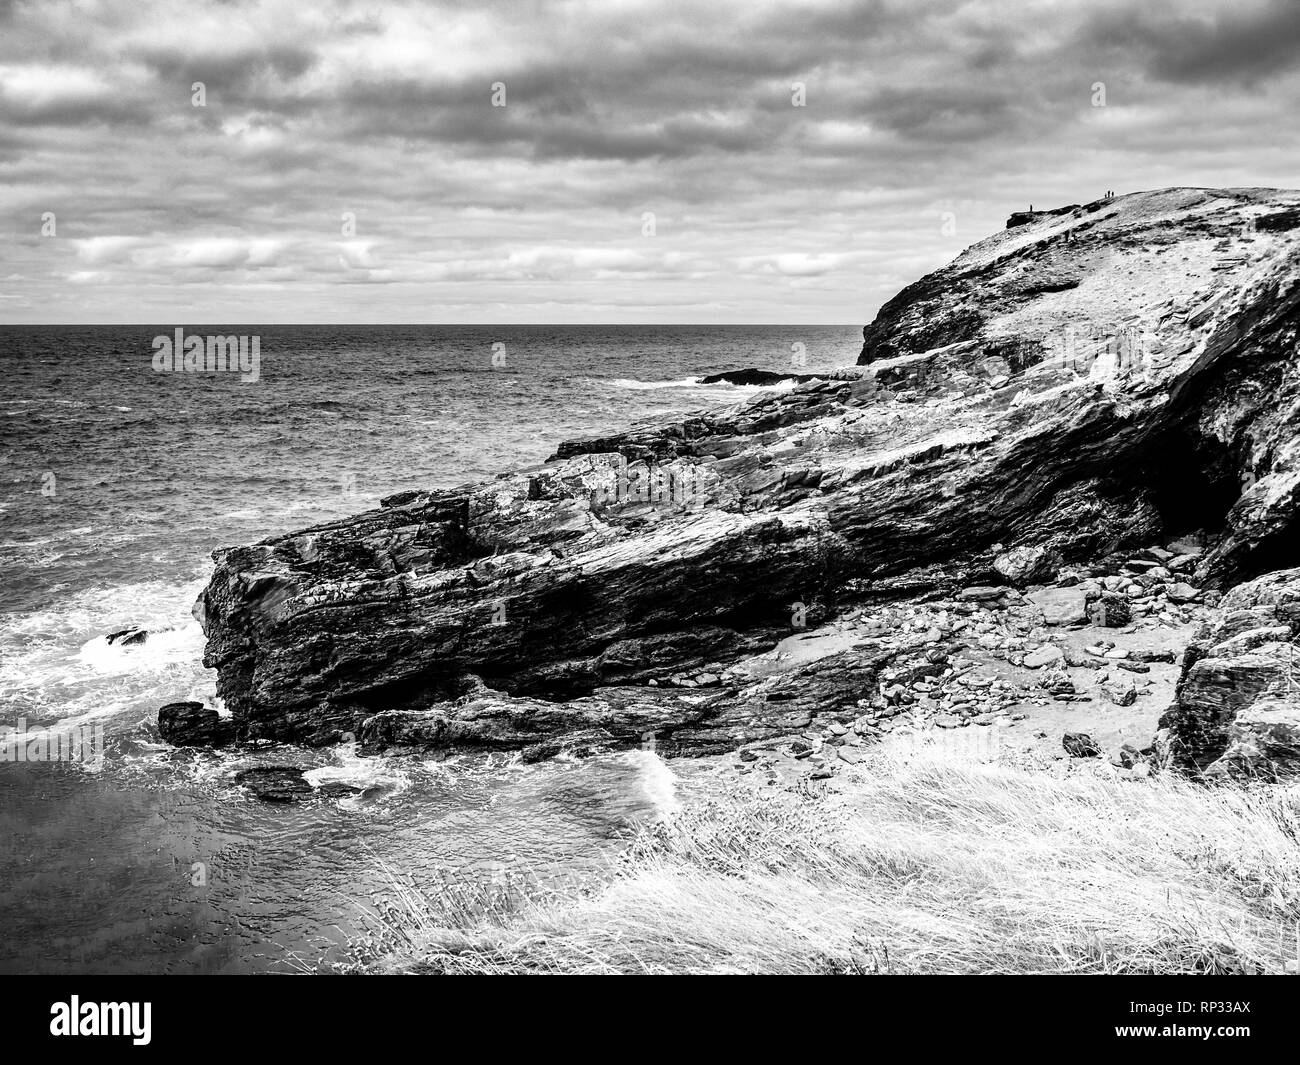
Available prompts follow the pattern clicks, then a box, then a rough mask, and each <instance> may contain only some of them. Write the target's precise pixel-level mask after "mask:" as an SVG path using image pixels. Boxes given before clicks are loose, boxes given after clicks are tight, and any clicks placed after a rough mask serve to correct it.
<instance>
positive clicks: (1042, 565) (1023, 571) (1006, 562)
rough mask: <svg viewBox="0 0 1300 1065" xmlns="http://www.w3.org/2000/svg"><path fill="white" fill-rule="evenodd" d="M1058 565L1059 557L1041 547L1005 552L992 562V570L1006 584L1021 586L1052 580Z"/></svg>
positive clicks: (1020, 548)
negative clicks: (1005, 581) (1003, 579)
mask: <svg viewBox="0 0 1300 1065" xmlns="http://www.w3.org/2000/svg"><path fill="white" fill-rule="evenodd" d="M1060 564H1061V560H1060V558H1059V556H1057V554H1056V553H1055V552H1054V551H1052V550H1051V549H1049V548H1046V547H1043V546H1041V545H1033V546H1027V547H1018V548H1016V549H1015V550H1013V551H1005V552H1003V553H1002V554H1000V555H998V556H997V558H995V559H994V560H993V568H994V569H995V570H997V571H998V573H1000V574H1001V575H1002V576H1003V577H1004V578H1005V579H1006V580H1007V582H1008V583H1010V584H1015V585H1021V586H1023V585H1026V584H1033V583H1035V582H1043V581H1050V580H1053V579H1054V578H1055V577H1056V573H1057V570H1058V569H1059V568H1060Z"/></svg>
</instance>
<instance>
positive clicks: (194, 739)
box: [158, 702, 235, 747]
mask: <svg viewBox="0 0 1300 1065" xmlns="http://www.w3.org/2000/svg"><path fill="white" fill-rule="evenodd" d="M158 735H159V736H161V737H162V738H163V740H165V741H166V742H167V743H170V744H172V745H173V746H176V747H224V746H225V745H226V744H228V743H233V742H234V739H235V723H234V722H233V721H232V720H231V719H230V718H228V717H222V716H221V715H220V714H219V713H217V711H215V710H213V709H211V708H209V707H206V706H204V705H203V704H202V703H193V702H180V703H168V704H167V705H166V706H160V707H159V708H158Z"/></svg>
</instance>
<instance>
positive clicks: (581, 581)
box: [195, 189, 1300, 756]
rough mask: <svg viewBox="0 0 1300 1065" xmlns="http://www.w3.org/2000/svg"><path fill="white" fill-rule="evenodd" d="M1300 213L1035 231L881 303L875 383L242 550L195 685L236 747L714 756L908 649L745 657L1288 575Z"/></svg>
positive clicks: (210, 625) (409, 496) (1273, 210)
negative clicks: (1150, 573)
mask: <svg viewBox="0 0 1300 1065" xmlns="http://www.w3.org/2000/svg"><path fill="white" fill-rule="evenodd" d="M1297 209H1300V194H1297V193H1292V192H1278V191H1271V190H1217V191H1215V190H1197V189H1174V190H1167V191H1163V192H1154V193H1141V194H1134V195H1131V196H1126V197H1121V198H1118V199H1114V200H1108V201H1104V202H1102V203H1099V204H1090V205H1087V206H1086V207H1081V208H1077V209H1066V210H1064V211H1063V212H1061V213H1056V214H1046V213H1045V214H1044V215H1043V216H1041V217H1039V216H1036V217H1035V218H1033V219H1031V220H1029V221H1026V222H1025V223H1024V224H1023V225H1018V226H1016V227H1014V228H1012V229H1008V230H1006V231H1004V232H1002V233H999V234H997V235H995V236H993V237H991V238H989V239H988V240H986V241H983V242H981V243H980V244H977V245H975V246H973V247H972V248H970V249H968V250H967V251H966V252H965V253H963V255H962V256H960V257H959V258H958V259H957V260H955V261H954V262H953V263H952V264H951V265H949V266H947V267H944V268H943V269H941V270H939V271H936V272H935V273H933V274H930V275H928V276H927V277H925V278H923V279H922V280H921V281H918V282H917V283H916V284H914V285H912V286H909V287H908V288H907V289H905V290H904V291H903V292H902V293H900V294H899V295H898V296H897V297H895V298H894V299H893V300H891V301H890V302H889V303H887V304H886V305H885V306H884V307H883V308H882V309H881V312H880V314H879V316H878V317H877V319H876V321H875V322H873V323H872V325H870V326H868V327H867V329H866V330H865V337H866V342H867V343H866V347H865V348H864V352H863V356H862V359H861V360H860V362H861V363H862V365H859V366H858V367H848V368H845V369H844V370H842V371H838V372H835V373H832V374H829V375H824V376H823V377H822V378H819V379H817V380H812V381H807V382H803V383H801V384H799V385H797V386H795V387H793V388H790V389H789V390H786V391H780V392H775V393H768V394H763V395H759V396H757V397H755V398H752V399H747V400H745V401H744V402H739V403H737V404H735V405H733V406H730V407H726V408H723V409H719V410H713V411H706V412H701V413H698V414H694V415H691V416H689V417H684V418H679V419H675V420H665V421H658V422H654V423H648V424H644V425H639V426H637V427H635V428H633V429H632V430H629V431H628V432H626V433H620V434H617V435H614V436H610V437H606V438H602V439H595V440H585V441H571V442H568V443H565V444H562V445H561V446H560V447H559V449H558V451H557V452H556V454H555V455H554V456H553V457H552V458H551V459H550V460H549V461H547V462H546V463H544V464H542V465H539V466H536V467H533V468H530V469H525V470H520V471H517V472H513V473H507V474H503V475H502V476H500V477H499V478H497V479H496V480H495V481H491V482H488V483H485V484H478V485H468V486H464V487H461V488H457V489H447V490H436V491H410V492H404V493H402V494H400V495H397V496H393V497H390V498H389V499H386V500H384V501H383V505H382V506H381V507H380V508H379V509H377V510H373V511H370V512H367V513H364V514H360V515H357V516H355V517H352V518H349V519H346V520H343V521H338V522H333V523H330V524H327V525H322V526H317V527H315V528H311V529H305V530H302V531H299V532H295V533H291V534H288V535H285V536H280V537H275V538H273V539H269V540H266V541H263V542H262V543H259V544H255V545H252V546H246V547H235V548H229V549H225V550H222V551H219V552H217V553H216V556H215V557H216V561H217V568H216V571H215V573H214V575H213V577H212V580H211V582H210V583H209V585H208V587H207V588H206V589H205V591H204V592H203V593H202V595H201V596H200V599H199V602H198V603H197V604H196V607H195V613H196V616H197V617H198V618H199V620H200V622H201V623H202V625H203V629H204V632H205V633H206V635H207V650H206V654H205V659H204V660H205V663H206V664H207V665H208V666H210V667H212V668H214V669H216V670H217V671H218V693H219V694H220V696H221V697H222V698H223V699H224V700H225V704H226V706H227V707H228V708H229V709H230V710H231V711H232V712H233V714H234V717H235V721H236V723H237V725H238V728H239V729H240V731H241V734H242V735H244V736H247V737H270V738H275V739H283V740H298V741H305V742H312V743H324V742H330V741H331V740H334V739H337V738H338V737H339V736H341V735H343V734H346V733H354V734H356V735H358V736H359V737H360V738H361V739H362V740H363V742H365V743H366V744H368V745H370V746H380V745H391V744H417V745H420V746H423V747H428V748H434V749H444V750H452V749H464V748H474V747H487V748H504V749H526V750H529V751H532V752H533V753H534V755H536V756H543V755H544V754H546V753H547V752H551V751H554V750H555V749H557V748H558V747H559V746H562V745H564V744H566V743H578V744H593V745H600V744H613V745H629V744H645V743H649V742H653V743H654V744H655V746H656V749H659V750H662V751H665V752H666V753H696V752H704V751H714V750H723V749H727V748H732V747H737V746H740V745H742V744H750V743H754V742H759V741H762V740H763V739H765V738H767V737H773V736H780V735H783V734H790V733H791V732H797V731H799V730H800V729H802V728H806V727H807V726H808V723H809V722H811V721H814V720H816V719H818V718H826V719H828V720H830V719H833V717H834V715H835V714H837V713H839V712H841V711H843V709H844V708H845V707H848V706H852V705H853V704H854V703H855V702H856V701H857V700H858V699H859V698H860V697H861V695H862V694H863V692H864V691H870V690H874V688H875V685H876V681H877V674H879V673H880V672H881V671H882V670H885V669H887V668H888V666H889V663H890V662H891V661H893V660H894V659H895V658H896V657H897V655H898V648H897V647H893V646H891V647H890V648H885V647H884V646H883V645H881V644H880V643H878V642H875V643H873V642H872V641H870V640H865V641H861V642H858V643H854V644H852V645H850V646H845V647H843V648H840V649H838V650H837V651H836V652H835V653H832V654H826V655H822V656H820V657H818V658H816V659H815V660H812V661H810V662H809V663H808V665H807V666H806V667H803V668H802V669H801V670H797V671H794V672H793V673H785V674H782V675H781V676H779V677H771V676H754V675H752V674H750V673H748V672H746V670H745V669H743V668H741V666H742V665H743V663H744V662H745V661H747V660H748V659H750V658H751V657H752V656H754V655H755V654H758V653H759V652H763V651H766V650H768V649H770V648H772V647H773V646H774V645H775V644H776V643H777V642H778V641H780V640H782V639H784V638H786V637H789V636H791V635H792V634H794V633H798V632H800V631H801V630H804V629H807V628H811V627H813V626H815V625H817V624H820V623H822V622H824V621H826V620H827V619H831V618H834V617H836V616H839V615H841V614H842V613H843V612H845V611H846V610H850V609H852V608H853V607H854V606H855V605H856V604H860V603H863V602H867V601H873V600H874V601H880V600H882V599H888V598H890V597H897V596H902V595H916V594H920V593H925V592H927V591H929V592H935V593H939V592H946V591H953V590H956V589H958V588H963V587H968V586H975V587H981V586H992V587H993V595H995V596H996V595H997V594H998V592H997V588H998V587H999V586H1008V585H1025V584H1028V583H1033V582H1039V581H1043V580H1046V579H1050V577H1051V575H1052V574H1053V573H1055V572H1056V571H1057V570H1058V569H1059V567H1061V566H1062V565H1066V564H1078V563H1085V562H1089V561H1099V560H1103V559H1108V560H1111V561H1112V562H1113V561H1115V560H1120V561H1122V560H1123V559H1125V558H1129V557H1131V552H1132V551H1133V549H1135V548H1137V547H1140V546H1142V545H1145V544H1150V543H1153V542H1156V541H1157V540H1164V541H1167V540H1169V539H1170V538H1171V537H1172V536H1175V535H1176V534H1178V533H1179V532H1181V531H1183V530H1186V529H1193V528H1201V527H1207V526H1208V527H1211V528H1217V529H1218V530H1221V535H1220V536H1218V537H1217V538H1216V540H1215V546H1214V547H1213V548H1212V549H1210V550H1208V551H1206V552H1204V553H1203V554H1201V555H1196V556H1192V560H1191V563H1188V562H1186V561H1185V560H1180V562H1179V566H1180V568H1178V569H1174V568H1170V569H1169V572H1170V573H1171V577H1172V575H1173V574H1175V573H1176V574H1178V575H1179V576H1180V577H1181V578H1182V579H1184V580H1192V581H1195V582H1196V584H1195V587H1197V588H1199V587H1202V586H1204V585H1206V583H1207V582H1209V583H1212V584H1213V583H1217V584H1229V583H1231V582H1233V581H1235V580H1237V579H1239V578H1242V577H1249V576H1253V575H1255V574H1257V573H1260V572H1264V571H1266V570H1269V569H1275V568H1278V567H1279V566H1281V565H1285V564H1287V560H1288V558H1291V556H1292V555H1293V554H1294V551H1295V543H1296V540H1295V536H1296V530H1295V528H1294V526H1295V522H1296V518H1297V491H1298V487H1300V465H1298V464H1297V462H1296V458H1297V454H1296V449H1297V447H1298V446H1300V443H1298V441H1300V436H1298V434H1297V433H1296V428H1297V421H1298V420H1300V373H1298V367H1297V355H1296V343H1295V342H1296V335H1297V328H1298V326H1300V244H1297V241H1296V239H1295V237H1296V234H1295V232H1294V231H1293V228H1291V227H1284V226H1282V225H1281V223H1280V222H1278V221H1277V220H1279V219H1281V220H1285V219H1286V218H1288V217H1290V216H1291V214H1294V213H1295V212H1296V211H1297ZM1164 553H1165V554H1166V555H1168V560H1167V561H1168V562H1169V565H1170V567H1172V566H1173V562H1174V560H1175V558H1176V557H1177V556H1176V555H1175V554H1174V552H1173V551H1165V552H1164ZM1292 561H1300V559H1292ZM1144 564H1149V565H1151V566H1155V565H1157V564H1160V560H1158V559H1148V560H1146V563H1144ZM1169 583H1170V584H1172V583H1174V582H1173V581H1172V579H1171V580H1170V582H1169ZM1161 587H1162V589H1163V588H1164V587H1165V585H1164V583H1163V582H1162V584H1161ZM1169 595H1170V597H1171V598H1172V593H1169ZM1106 602H1107V600H1106V599H1105V596H1104V595H1101V596H1098V597H1097V599H1096V601H1095V603H1094V604H1093V607H1089V609H1093V608H1094V607H1095V608H1097V609H1104V608H1105V605H1106ZM1049 605H1050V607H1051V610H1052V611H1053V612H1054V616H1056V617H1057V618H1058V619H1059V620H1061V621H1065V620H1067V619H1068V620H1073V619H1076V618H1077V615H1078V612H1079V609H1080V604H1079V602H1078V597H1077V596H1075V595H1070V594H1069V593H1065V594H1056V595H1055V596H1054V597H1053V601H1052V602H1051V603H1050V604H1049ZM1113 605H1114V607H1115V609H1118V606H1119V603H1118V601H1116V603H1114V604H1113ZM1123 605H1124V606H1125V607H1127V602H1125V603H1124V604H1123ZM1101 623H1103V624H1112V623H1114V624H1123V622H1114V619H1113V618H1112V620H1111V621H1102V622H1101Z"/></svg>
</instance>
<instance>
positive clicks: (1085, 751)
mask: <svg viewBox="0 0 1300 1065" xmlns="http://www.w3.org/2000/svg"><path fill="white" fill-rule="evenodd" d="M1061 746H1062V747H1064V748H1065V753H1066V754H1068V755H1069V756H1070V757H1071V758H1096V757H1098V756H1099V755H1100V754H1101V748H1100V747H1098V746H1097V743H1096V741H1095V740H1094V739H1093V738H1092V737H1091V736H1089V735H1088V734H1087V733H1086V732H1067V733H1066V734H1065V735H1064V736H1062V737H1061Z"/></svg>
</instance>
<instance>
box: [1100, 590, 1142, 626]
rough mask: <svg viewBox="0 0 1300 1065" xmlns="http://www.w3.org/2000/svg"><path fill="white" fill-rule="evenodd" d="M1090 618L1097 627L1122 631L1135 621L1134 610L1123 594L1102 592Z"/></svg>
mask: <svg viewBox="0 0 1300 1065" xmlns="http://www.w3.org/2000/svg"><path fill="white" fill-rule="evenodd" d="M1090 617H1091V620H1092V622H1093V624H1095V625H1100V626H1102V627H1103V628H1108V629H1122V628H1123V627H1124V626H1125V625H1127V624H1129V623H1130V622H1131V621H1132V620H1133V608H1132V607H1131V606H1130V605H1129V598H1128V596H1126V595H1125V594H1124V593H1123V592H1102V593H1101V595H1100V596H1099V597H1098V599H1097V601H1096V602H1095V603H1093V604H1092V608H1091V611H1090Z"/></svg>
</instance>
